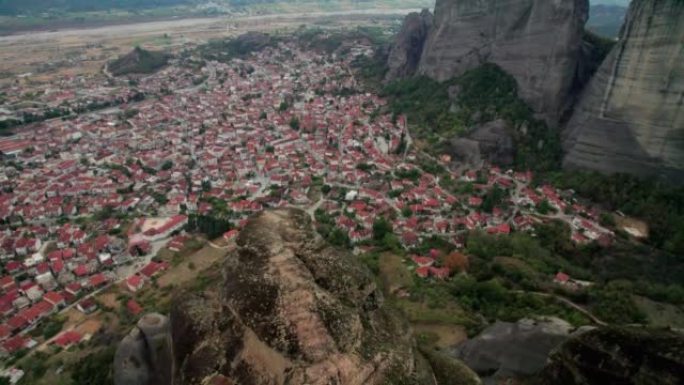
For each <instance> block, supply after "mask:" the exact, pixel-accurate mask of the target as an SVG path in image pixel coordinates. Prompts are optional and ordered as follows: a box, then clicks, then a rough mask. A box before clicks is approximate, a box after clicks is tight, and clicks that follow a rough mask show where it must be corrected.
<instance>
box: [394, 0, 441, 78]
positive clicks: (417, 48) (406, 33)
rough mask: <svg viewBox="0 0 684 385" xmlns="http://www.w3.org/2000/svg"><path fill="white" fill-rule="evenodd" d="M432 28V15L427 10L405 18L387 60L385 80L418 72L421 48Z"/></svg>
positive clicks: (413, 13)
mask: <svg viewBox="0 0 684 385" xmlns="http://www.w3.org/2000/svg"><path fill="white" fill-rule="evenodd" d="M431 27H432V14H431V13H430V11H428V10H427V9H424V10H423V11H422V12H421V13H417V12H412V13H410V14H408V16H406V18H405V19H404V23H403V24H402V26H401V30H400V31H399V33H398V34H397V36H395V38H394V44H393V45H392V49H391V50H390V53H389V56H388V58H387V67H388V69H387V75H386V79H387V80H393V79H397V78H403V77H406V76H412V75H413V74H415V73H416V71H417V70H418V63H420V57H421V55H422V54H423V46H424V45H425V40H427V37H428V33H429V32H430V29H431Z"/></svg>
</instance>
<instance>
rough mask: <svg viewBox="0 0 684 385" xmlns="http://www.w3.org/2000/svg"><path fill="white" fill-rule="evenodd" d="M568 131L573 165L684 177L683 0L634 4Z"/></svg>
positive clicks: (568, 158) (637, 0)
mask: <svg viewBox="0 0 684 385" xmlns="http://www.w3.org/2000/svg"><path fill="white" fill-rule="evenodd" d="M564 136H565V138H564V147H565V149H566V151H567V155H566V157H565V160H564V164H565V166H566V167H570V168H587V169H593V170H598V171H601V172H605V173H614V172H627V173H632V174H636V175H640V176H652V175H657V176H660V177H661V178H663V179H666V180H670V181H681V180H682V176H684V2H682V1H679V0H655V1H653V0H634V1H633V2H632V4H631V6H630V9H629V12H628V15H627V18H626V20H625V25H624V26H623V28H622V33H621V37H620V41H619V42H618V44H617V46H616V47H614V48H613V50H612V51H611V53H610V55H609V56H608V58H607V59H606V60H605V61H604V62H603V64H602V65H601V67H600V69H599V70H598V72H597V73H596V75H595V77H594V78H593V79H592V80H591V82H590V84H589V85H588V86H587V88H586V90H585V93H584V94H583V96H582V98H581V101H580V103H579V104H578V105H577V108H576V110H575V112H574V114H573V116H572V118H571V120H570V122H569V124H568V127H567V129H566V130H565V134H564Z"/></svg>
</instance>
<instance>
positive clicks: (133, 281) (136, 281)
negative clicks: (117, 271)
mask: <svg viewBox="0 0 684 385" xmlns="http://www.w3.org/2000/svg"><path fill="white" fill-rule="evenodd" d="M144 285H145V281H144V280H143V279H142V277H141V276H139V275H131V276H130V277H128V279H127V280H126V288H128V290H130V291H131V292H133V293H137V292H138V291H139V290H140V289H142V288H143V286H144Z"/></svg>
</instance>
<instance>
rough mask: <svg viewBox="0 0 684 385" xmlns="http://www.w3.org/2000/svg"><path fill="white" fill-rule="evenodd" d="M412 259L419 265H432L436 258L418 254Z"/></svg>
mask: <svg viewBox="0 0 684 385" xmlns="http://www.w3.org/2000/svg"><path fill="white" fill-rule="evenodd" d="M411 259H412V260H413V262H415V264H416V265H418V267H430V266H432V265H434V263H435V260H434V259H432V258H430V257H419V256H417V255H414V256H413V257H411Z"/></svg>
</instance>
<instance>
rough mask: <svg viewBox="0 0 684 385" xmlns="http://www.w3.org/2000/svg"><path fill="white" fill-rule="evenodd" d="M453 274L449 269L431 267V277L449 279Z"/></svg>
mask: <svg viewBox="0 0 684 385" xmlns="http://www.w3.org/2000/svg"><path fill="white" fill-rule="evenodd" d="M450 274H451V271H450V270H449V268H448V267H434V266H432V267H430V275H431V276H433V277H435V278H439V279H447V278H449V275H450Z"/></svg>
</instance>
